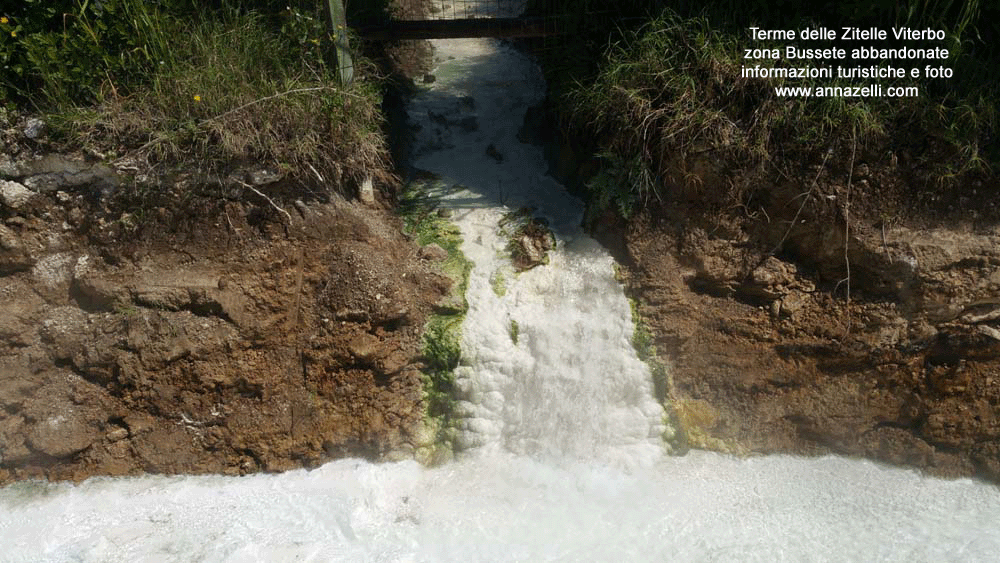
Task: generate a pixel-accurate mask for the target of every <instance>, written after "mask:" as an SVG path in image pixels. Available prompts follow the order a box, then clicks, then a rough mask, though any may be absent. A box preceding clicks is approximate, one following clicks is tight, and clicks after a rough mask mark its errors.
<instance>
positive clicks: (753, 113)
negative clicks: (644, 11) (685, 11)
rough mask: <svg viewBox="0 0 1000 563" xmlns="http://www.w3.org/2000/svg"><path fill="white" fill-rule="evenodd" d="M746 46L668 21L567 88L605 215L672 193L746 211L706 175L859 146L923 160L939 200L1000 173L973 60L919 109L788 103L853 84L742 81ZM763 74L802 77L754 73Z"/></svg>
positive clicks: (876, 103) (741, 37) (913, 104)
mask: <svg viewBox="0 0 1000 563" xmlns="http://www.w3.org/2000/svg"><path fill="white" fill-rule="evenodd" d="M747 44H748V40H747V39H746V37H745V30H740V31H738V32H733V31H728V30H727V28H716V27H713V25H712V24H711V23H710V21H709V19H708V18H707V17H704V16H699V17H690V18H682V17H680V16H677V15H676V14H673V13H670V12H667V13H665V14H664V15H662V16H661V17H658V18H656V19H654V20H652V21H649V22H648V23H647V24H646V25H644V26H642V27H641V28H639V29H638V30H636V31H634V32H631V33H626V34H625V35H624V38H623V39H622V40H620V41H618V42H616V43H614V44H612V45H610V46H609V47H608V49H607V51H606V54H605V56H604V58H603V59H602V60H601V63H600V65H599V72H598V73H597V75H596V77H595V78H594V79H593V80H592V81H590V82H589V83H576V84H575V85H573V86H572V87H570V88H568V90H567V89H565V88H564V91H563V92H562V100H563V101H562V104H563V107H565V108H568V109H567V111H566V112H564V113H566V114H567V115H568V119H567V122H568V124H569V130H570V135H571V136H572V137H574V138H578V139H592V140H593V141H592V142H591V143H590V146H588V147H586V150H589V151H592V152H593V153H596V154H597V155H598V156H599V158H600V161H601V162H602V163H603V165H602V169H601V172H600V173H598V175H597V176H596V177H594V178H592V179H591V181H590V186H589V188H590V195H591V204H592V206H594V207H596V208H597V209H596V211H600V210H602V209H604V208H612V209H615V210H616V211H617V212H618V213H619V214H621V215H622V216H624V217H626V218H627V217H629V216H630V215H631V214H632V213H634V212H635V210H636V209H638V208H641V207H643V206H645V205H647V204H648V203H650V202H651V201H653V200H656V199H658V198H659V197H660V195H661V194H660V192H659V188H661V187H663V186H682V187H684V190H685V191H686V192H687V193H693V194H696V195H697V196H698V197H705V198H710V199H720V200H724V203H725V204H730V205H732V204H737V203H738V202H740V201H742V200H743V199H744V198H743V195H744V194H743V193H741V192H740V191H739V190H738V189H733V188H732V186H730V187H729V188H727V189H730V190H731V192H730V193H728V194H719V193H714V192H717V190H715V189H714V186H712V187H713V192H709V191H708V189H707V188H706V187H705V186H702V185H701V184H702V183H705V184H714V183H719V182H712V180H713V178H709V177H706V173H705V170H706V169H708V170H714V171H715V172H716V173H717V175H718V176H719V177H720V178H719V179H721V178H724V177H726V176H729V177H732V176H733V175H734V174H735V173H737V172H741V173H743V174H744V175H745V174H746V173H748V172H750V173H753V172H754V171H768V174H774V170H778V169H781V168H783V167H784V166H785V163H794V162H810V161H812V160H814V159H815V158H816V157H817V155H823V154H825V153H827V152H828V151H831V150H838V151H841V152H843V151H844V150H846V149H845V148H846V147H851V146H852V145H853V143H854V142H855V141H857V143H858V150H860V151H862V152H865V153H867V154H884V153H886V152H888V151H891V150H900V149H905V150H906V151H907V152H910V153H912V154H914V157H915V159H914V160H915V163H916V166H917V167H918V168H921V169H923V170H926V171H928V172H929V174H928V176H929V177H930V183H932V184H936V185H937V186H938V188H939V189H947V188H948V187H950V186H952V185H954V184H955V183H956V182H961V181H965V180H968V179H969V178H973V177H977V176H982V175H987V174H990V173H991V172H992V171H995V170H997V165H998V164H1000V149H998V148H997V147H996V143H992V142H991V141H990V140H991V139H992V138H993V137H994V136H995V135H996V133H997V132H998V131H1000V115H998V107H1000V106H998V102H997V100H998V96H1000V88H998V87H997V86H996V82H995V81H992V80H977V79H976V78H974V76H976V75H977V73H976V71H975V68H969V67H975V66H976V64H975V63H976V60H975V59H972V58H970V56H965V55H959V56H956V58H955V60H954V61H949V65H953V66H955V68H956V75H958V74H959V72H960V69H966V70H967V72H966V75H965V77H964V78H961V79H955V80H952V81H949V83H948V86H949V87H950V88H953V89H952V90H947V91H942V86H941V85H940V84H936V83H934V82H933V81H925V82H922V83H918V85H919V86H920V87H921V92H922V95H921V96H919V97H916V98H839V97H838V98H779V97H778V96H777V95H776V93H775V92H774V88H775V87H777V86H781V85H788V86H817V85H826V86H829V85H837V84H842V83H843V82H837V81H834V82H831V81H830V80H829V79H801V80H794V79H781V78H774V79H757V78H743V77H742V76H741V66H742V65H743V63H744V61H743V51H742V47H746V46H748V45H747ZM757 46H761V45H757ZM758 62H759V63H760V64H761V65H762V66H776V65H788V66H800V63H795V64H794V65H793V64H791V63H788V62H785V61H767V60H765V61H753V64H757V63H758ZM979 66H980V67H982V66H986V67H987V68H991V67H989V65H982V64H980V65H979ZM992 68H997V65H994V66H993V67H992ZM980 72H982V69H980ZM912 84H913V82H912V81H900V83H899V85H912ZM887 85H888V84H887Z"/></svg>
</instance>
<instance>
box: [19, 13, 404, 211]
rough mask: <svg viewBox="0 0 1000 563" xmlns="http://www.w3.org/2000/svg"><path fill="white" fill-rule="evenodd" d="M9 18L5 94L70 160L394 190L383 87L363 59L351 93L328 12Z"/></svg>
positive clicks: (296, 183) (157, 170) (156, 171)
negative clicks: (82, 151)
mask: <svg viewBox="0 0 1000 563" xmlns="http://www.w3.org/2000/svg"><path fill="white" fill-rule="evenodd" d="M279 4H280V6H279ZM382 4H383V3H378V6H382ZM372 6H373V7H375V8H377V7H378V6H375V5H374V4H373V5H372ZM383 7H384V6H383ZM4 20H6V23H0V27H3V28H10V29H9V30H8V33H7V34H5V36H4V39H3V40H2V41H0V59H2V61H0V62H4V63H6V64H7V65H8V66H7V69H8V70H12V72H9V73H7V74H6V75H5V76H3V77H2V78H0V89H2V90H3V91H6V92H7V94H9V97H10V99H11V100H12V101H16V102H17V103H18V105H19V106H20V107H22V108H23V109H25V108H30V107H34V108H36V110H37V111H39V112H41V113H42V114H43V115H44V117H45V119H46V121H47V122H48V123H49V125H50V129H51V131H52V133H53V134H52V137H53V139H54V140H56V141H58V142H60V143H61V144H62V145H63V148H64V149H69V150H72V149H77V148H87V149H90V150H91V154H103V155H105V156H106V157H107V158H108V159H109V160H117V159H121V158H123V157H126V156H127V157H128V161H129V162H130V164H132V165H136V166H138V167H139V168H140V169H141V172H142V173H144V174H146V173H150V172H152V173H154V174H157V175H161V176H162V175H171V174H174V173H178V172H183V173H184V174H185V175H190V174H191V173H194V177H195V178H196V179H197V178H199V177H201V178H206V177H207V178H211V177H213V176H214V177H226V176H227V175H229V174H231V173H232V172H233V171H234V170H238V169H245V168H251V167H252V168H255V169H261V168H266V169H269V170H271V171H273V172H277V173H278V174H279V175H280V177H281V178H283V179H284V180H285V182H284V183H283V185H284V186H291V187H293V188H301V187H309V188H310V191H312V190H311V188H312V187H315V186H317V185H322V186H323V187H324V188H328V189H329V188H332V189H334V190H339V191H341V192H342V193H346V192H347V191H349V190H351V189H353V188H354V187H355V186H356V185H358V184H360V182H361V181H363V179H364V178H365V177H366V176H369V175H372V176H374V179H375V180H376V181H377V182H378V183H380V184H383V185H384V184H386V183H392V182H394V181H395V178H394V176H393V175H392V173H391V171H390V166H391V163H390V158H389V153H388V150H387V145H386V142H385V139H384V134H383V118H382V114H381V101H382V93H381V87H382V82H383V81H382V78H381V77H380V76H378V75H377V72H376V71H375V67H374V65H373V64H372V63H371V62H369V61H368V60H367V59H365V58H364V57H363V56H361V55H360V54H359V53H355V56H354V61H355V72H354V76H355V81H354V82H353V83H352V84H350V85H348V86H342V85H340V84H339V75H338V73H337V69H336V68H332V65H331V61H330V60H329V59H330V57H329V56H328V54H327V52H326V51H324V50H323V45H324V41H323V36H324V34H325V29H326V23H325V21H324V18H323V17H322V14H321V10H320V9H319V5H317V4H312V3H304V2H299V1H291V2H288V3H277V2H269V1H265V0H253V1H251V0H242V1H241V0H220V1H219V2H217V3H215V5H212V6H209V5H204V4H200V3H191V2H186V1H184V0H164V1H163V2H157V3H149V2H140V1H138V0H105V1H104V2H89V1H82V2H77V1H76V0H73V1H70V0H58V1H55V2H53V3H49V4H44V3H37V4H35V3H29V4H26V5H25V6H24V7H22V8H19V9H17V10H14V11H13V12H11V15H10V16H9V17H7V16H5V17H4V19H3V20H0V22H2V21H4ZM15 28H16V29H18V30H23V31H24V32H23V33H21V34H19V35H17V36H16V37H13V38H12V37H10V36H9V35H10V32H11V31H13V30H14V29H15Z"/></svg>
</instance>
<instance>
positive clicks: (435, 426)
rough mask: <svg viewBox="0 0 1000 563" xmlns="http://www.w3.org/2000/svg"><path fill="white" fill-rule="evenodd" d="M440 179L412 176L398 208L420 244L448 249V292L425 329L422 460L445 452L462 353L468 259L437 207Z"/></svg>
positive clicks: (451, 431)
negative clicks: (428, 448) (427, 433)
mask: <svg viewBox="0 0 1000 563" xmlns="http://www.w3.org/2000/svg"><path fill="white" fill-rule="evenodd" d="M442 189H444V185H443V184H441V183H440V182H438V181H414V182H411V183H410V184H409V185H408V186H407V187H406V189H405V190H404V191H403V193H402V195H401V196H400V200H399V207H398V208H397V212H398V213H399V214H400V216H401V217H402V219H403V224H404V232H405V233H407V234H408V235H409V236H411V237H413V238H414V240H415V241H416V242H417V243H418V244H420V245H421V246H426V245H429V244H436V245H438V246H440V247H441V248H442V249H444V250H445V251H446V252H447V257H446V258H445V259H444V261H443V262H442V264H441V268H442V271H443V272H444V273H445V275H447V276H448V277H449V278H451V280H452V287H451V292H450V294H449V295H448V296H446V297H445V298H444V299H443V300H442V302H441V303H440V304H439V305H438V312H437V313H436V314H434V315H432V316H431V318H430V320H429V321H428V322H427V326H426V327H425V329H424V348H423V357H424V363H425V367H424V369H423V382H424V403H425V406H426V420H425V424H426V426H427V427H428V428H429V429H431V431H432V432H433V434H434V436H433V445H432V450H433V451H432V452H430V453H429V454H428V455H427V456H426V459H425V460H424V461H426V462H427V463H431V464H433V463H436V462H437V461H441V460H443V459H446V458H447V455H449V454H448V452H451V450H452V449H453V448H452V442H453V440H454V405H455V374H454V371H455V368H457V367H458V362H459V359H460V358H461V353H462V349H461V342H462V322H463V321H464V320H465V313H466V311H467V310H468V303H467V301H466V299H465V292H466V290H467V289H468V286H469V273H470V272H471V271H472V262H471V261H470V260H468V259H467V258H466V257H465V255H463V254H462V250H461V245H462V236H461V233H460V231H459V229H458V227H456V226H455V225H453V224H452V223H451V222H449V221H448V220H447V219H445V218H444V217H442V216H441V214H440V213H439V207H438V203H439V200H438V199H437V197H436V196H435V194H437V193H439V192H440V191H441V190H442Z"/></svg>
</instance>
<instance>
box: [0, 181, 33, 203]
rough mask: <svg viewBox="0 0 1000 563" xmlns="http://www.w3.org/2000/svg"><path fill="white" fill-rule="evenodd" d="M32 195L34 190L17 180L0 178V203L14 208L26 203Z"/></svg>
mask: <svg viewBox="0 0 1000 563" xmlns="http://www.w3.org/2000/svg"><path fill="white" fill-rule="evenodd" d="M34 196H35V192H33V191H31V190H29V189H28V188H26V187H24V186H23V185H21V184H19V183H18V182H9V181H6V180H0V204H3V205H6V206H7V207H9V208H11V209H15V210H16V209H20V208H21V207H22V206H23V205H24V204H26V203H28V201H29V200H31V198H32V197H34Z"/></svg>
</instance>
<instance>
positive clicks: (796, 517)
mask: <svg viewBox="0 0 1000 563" xmlns="http://www.w3.org/2000/svg"><path fill="white" fill-rule="evenodd" d="M438 47H439V50H438V56H439V57H440V58H441V59H442V65H441V66H440V68H439V69H438V70H437V71H436V74H437V77H438V80H437V81H436V82H435V83H434V88H433V89H432V90H430V91H428V92H426V93H425V94H424V95H422V96H421V97H419V98H418V99H416V100H414V102H413V104H412V105H411V107H410V114H411V116H412V117H413V119H414V120H415V121H417V122H418V123H419V124H420V125H421V127H422V128H421V131H420V133H419V136H418V140H417V142H418V147H417V150H418V157H417V159H416V165H417V166H420V167H421V168H425V169H428V170H432V171H434V172H436V173H438V174H440V175H441V176H442V178H443V179H444V180H445V181H446V183H447V184H448V185H459V186H463V187H462V188H459V189H456V190H448V192H449V193H448V194H447V195H446V201H445V205H446V206H448V207H450V208H452V209H453V210H454V217H455V220H456V222H457V223H458V224H459V225H460V227H461V229H462V231H463V234H464V235H465V245H464V250H465V252H466V254H467V256H469V257H470V258H471V259H472V260H474V262H475V264H476V266H475V269H474V271H473V273H472V277H471V279H470V284H469V285H470V287H469V295H468V296H469V302H470V311H469V314H468V316H467V320H466V323H465V333H464V342H463V348H464V349H463V353H464V357H463V359H462V365H461V366H460V368H459V370H458V373H457V378H458V385H459V387H460V391H461V402H460V405H459V409H460V411H461V413H462V415H463V417H462V419H461V434H460V441H461V443H462V445H463V446H464V447H465V448H466V453H465V454H464V456H463V457H462V458H461V459H460V460H459V461H457V462H455V463H452V464H448V465H446V466H443V467H438V468H435V469H426V468H423V467H421V466H419V465H418V464H416V463H415V462H401V463H393V464H380V465H377V464H370V463H367V462H363V461H357V460H341V461H337V462H333V463H330V464H327V465H325V466H323V467H321V468H319V469H316V470H314V471H292V472H288V473H284V474H281V475H255V476H248V477H241V478H230V477H221V476H220V477H169V478H167V477H146V478H139V479H91V480H89V481H87V482H85V483H83V484H81V485H78V486H74V485H69V484H56V485H52V484H39V483H21V484H17V485H13V486H10V487H7V488H5V489H2V490H0V562H3V563H6V562H32V563H35V562H60V563H61V562H69V561H73V562H77V561H81V562H116V563H117V562H124V561H128V562H132V561H140V562H190V561H204V562H251V561H282V562H283V561H316V562H320V561H323V562H325V561H345V562H348V561H349V562H355V561H358V562H368V561H370V562H438V561H441V562H444V561H448V562H451V561H454V562H502V561H530V562H535V561H560V562H563V561H565V562H569V561H581V562H583V561H586V562H589V561H607V562H619V561H679V562H683V561H734V562H735V561H741V562H742V561H899V562H904V561H905V562H915V561H928V562H930V561H934V562H937V561H995V560H996V559H997V557H998V556H997V554H998V553H1000V529H998V527H997V525H996V523H997V522H998V521H1000V492H998V490H997V489H996V488H995V487H993V486H990V485H986V484H982V483H978V482H975V481H971V480H958V481H944V480H938V479H928V478H924V477H921V476H919V475H917V474H916V473H914V472H911V471H906V470H901V469H895V468H886V467H883V466H879V465H877V464H873V463H870V462H866V461H853V460H845V459H841V458H835V457H825V458H818V459H801V458H794V457H788V456H772V457H758V458H751V459H745V460H740V459H734V458H729V457H725V456H721V455H717V454H711V453H704V452H695V453H691V454H689V455H687V456H684V457H669V456H666V455H664V452H663V449H664V448H663V446H662V441H661V434H662V433H663V432H664V431H665V427H664V426H663V422H662V418H663V412H662V409H661V408H660V407H659V405H658V404H657V403H656V402H655V401H654V400H653V399H652V392H651V387H652V385H651V382H650V377H649V373H648V370H647V369H646V368H645V366H644V365H643V364H641V363H640V362H639V361H638V360H637V359H636V357H635V353H634V351H633V350H632V349H631V346H630V344H629V340H630V336H631V330H632V325H631V320H630V317H629V314H630V313H629V308H628V304H627V302H626V300H625V298H624V296H623V295H622V292H621V289H620V288H619V287H618V286H617V285H616V284H615V282H614V280H613V278H612V273H611V259H610V258H609V257H608V256H607V254H606V253H605V252H604V251H603V250H602V249H601V248H600V247H599V246H598V245H596V244H595V243H594V241H593V240H591V239H590V238H589V237H587V236H585V234H584V233H583V232H581V230H580V229H579V227H578V225H579V223H580V218H581V215H582V206H581V204H580V202H579V201H577V200H575V199H574V198H572V197H570V196H568V195H567V194H566V193H565V192H564V190H562V188H560V187H559V186H557V185H555V184H554V183H552V181H551V180H550V179H548V178H547V177H546V176H545V170H546V166H545V163H544V162H543V159H542V155H541V151H540V150H539V149H538V148H537V147H531V146H527V145H522V144H520V143H518V142H517V141H516V140H515V139H514V134H515V132H516V131H517V129H518V127H519V126H520V124H521V121H522V116H523V113H524V110H525V108H526V107H527V106H529V105H531V104H532V103H534V102H535V101H537V100H538V99H539V98H540V96H541V95H542V93H543V89H544V84H543V83H542V80H541V78H540V74H539V72H538V69H537V68H536V67H535V65H534V64H533V63H531V61H530V60H529V59H527V58H526V57H524V56H523V55H521V54H520V53H517V52H515V51H513V50H511V49H509V48H506V47H503V46H500V45H499V44H498V43H497V42H495V41H489V40H481V41H479V40H475V41H474V40H470V41H441V42H438ZM449 57H454V59H449ZM468 97H471V101H470V99H469V98H468ZM467 118H475V119H476V121H477V123H478V128H472V127H470V126H469V123H470V122H469V121H466V122H464V123H465V124H464V125H463V122H462V121H461V120H462V119H467ZM489 145H493V147H494V149H495V150H494V151H491V152H492V153H493V154H494V156H490V155H488V154H487V147H488V146H489ZM496 155H500V156H502V160H501V161H498V160H497V159H496V158H495V156H496ZM521 206H532V207H535V208H537V214H539V215H540V216H544V217H546V218H547V219H548V220H549V221H550V225H551V227H552V228H553V230H554V231H555V233H556V235H557V238H558V239H559V243H558V247H557V250H556V251H555V252H554V253H553V256H552V259H551V263H550V264H548V265H546V266H542V267H539V268H536V269H534V270H531V271H529V272H526V273H524V274H521V275H518V276H514V275H512V274H511V273H510V272H507V273H506V274H505V275H507V277H508V281H507V284H506V285H507V292H506V293H505V294H504V295H503V296H502V297H501V296H498V295H496V294H495V293H494V291H493V289H492V288H491V283H490V279H491V278H492V277H494V275H495V274H496V273H497V272H498V271H504V268H505V264H506V261H505V260H506V259H505V258H504V257H503V256H502V252H501V251H502V249H503V247H504V245H505V241H504V240H503V238H502V237H501V236H500V235H499V234H498V232H497V221H498V220H499V219H500V218H501V217H502V215H503V214H504V212H505V211H507V210H509V209H514V208H518V207H521ZM511 321H517V324H518V327H519V336H518V339H517V343H515V342H514V341H513V339H512V338H511V336H510V327H511Z"/></svg>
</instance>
